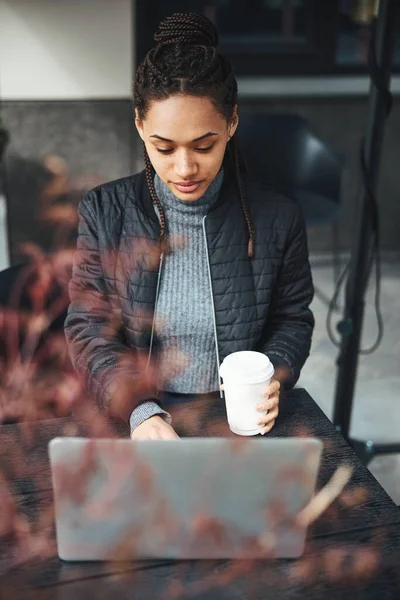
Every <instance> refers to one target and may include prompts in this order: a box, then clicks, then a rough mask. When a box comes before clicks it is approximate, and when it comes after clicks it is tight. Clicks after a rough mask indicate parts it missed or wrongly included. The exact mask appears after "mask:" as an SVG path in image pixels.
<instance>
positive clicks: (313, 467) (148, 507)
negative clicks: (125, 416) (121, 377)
mask: <svg viewBox="0 0 400 600" xmlns="http://www.w3.org/2000/svg"><path fill="white" fill-rule="evenodd" d="M322 448H323V444H322V442H321V441H320V440H318V439H314V438H270V439H268V440H266V439H264V438H253V439H248V438H238V439H231V438H229V439H224V438H184V439H179V440H143V441H132V440H129V439H100V438H94V439H89V438H79V437H59V438H54V439H53V440H52V441H51V442H50V443H49V448H48V449H49V457H50V464H51V473H52V483H53V491H54V502H55V519H56V536H57V548H58V555H59V557H60V558H61V559H63V560H66V561H89V560H90V561H95V560H107V561H110V560H133V559H149V558H151V559H155V558H157V559H185V560H187V559H221V558H246V559H249V558H251V559H253V558H266V557H276V558H295V557H298V556H300V555H301V554H302V553H303V550H304V543H305V536H306V533H307V523H306V522H304V520H299V518H298V515H299V513H300V511H302V509H304V508H305V507H306V506H307V505H308V503H309V502H310V501H311V499H312V497H313V494H314V491H315V485H316V478H317V474H318V469H319V463H320V457H321V452H322Z"/></svg>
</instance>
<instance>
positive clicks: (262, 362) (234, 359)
mask: <svg viewBox="0 0 400 600" xmlns="http://www.w3.org/2000/svg"><path fill="white" fill-rule="evenodd" d="M219 374H220V376H221V377H222V379H225V378H229V379H233V380H235V381H238V382H240V383H261V382H262V381H266V380H267V379H270V378H271V377H272V375H273V374H274V367H273V365H272V363H271V361H270V360H269V358H268V356H266V355H265V354H262V352H254V351H251V350H244V351H242V352H233V353H232V354H229V355H228V356H227V357H226V358H225V359H224V360H223V362H222V364H221V366H220V368H219Z"/></svg>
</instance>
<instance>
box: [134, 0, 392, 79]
mask: <svg viewBox="0 0 400 600" xmlns="http://www.w3.org/2000/svg"><path fill="white" fill-rule="evenodd" d="M375 1H376V0H203V1H202V0H159V1H158V0H153V1H152V2H137V3H136V4H137V8H136V13H137V14H136V19H137V21H136V23H137V27H136V30H137V48H138V59H139V60H141V59H142V58H143V56H144V54H145V53H146V52H147V51H148V49H149V48H151V46H152V45H153V39H152V34H153V32H154V30H155V29H156V27H157V24H158V22H159V21H160V20H161V19H163V18H165V17H166V16H168V15H171V14H173V13H174V12H188V11H194V12H202V13H204V14H205V15H206V16H207V17H209V18H210V19H211V20H212V21H213V22H214V23H215V24H216V26H217V27H218V30H219V33H220V50H221V52H222V53H224V54H226V55H227V56H228V57H229V58H230V59H231V61H232V62H233V64H234V67H235V72H236V75H238V76H243V75H249V76H250V75H251V76H266V75H275V76H276V75H286V76H288V75H312V74H315V75H325V74H326V75H328V74H346V73H347V74H355V73H358V74H361V73H366V71H367V63H366V57H367V50H368V44H369V39H370V27H369V25H370V22H371V19H372V18H373V12H374V6H375ZM398 12H399V13H400V11H398ZM396 39H397V42H396V53H395V67H394V71H397V72H400V17H399V22H398V23H397V38H396Z"/></svg>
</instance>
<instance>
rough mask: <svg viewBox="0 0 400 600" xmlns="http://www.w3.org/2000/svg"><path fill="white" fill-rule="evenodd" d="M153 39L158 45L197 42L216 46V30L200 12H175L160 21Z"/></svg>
mask: <svg viewBox="0 0 400 600" xmlns="http://www.w3.org/2000/svg"><path fill="white" fill-rule="evenodd" d="M154 39H155V41H156V42H158V45H159V46H161V45H163V46H165V45H167V44H179V43H184V44H193V45H196V44H199V45H201V46H213V47H216V46H218V32H217V30H216V28H215V26H214V25H213V23H212V22H211V21H210V20H209V19H207V17H205V16H204V15H202V14H200V13H175V14H173V15H172V16H170V17H167V18H166V19H164V21H161V23H160V24H159V26H158V30H157V32H156V33H155V34H154Z"/></svg>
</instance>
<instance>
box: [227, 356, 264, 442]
mask: <svg viewBox="0 0 400 600" xmlns="http://www.w3.org/2000/svg"><path fill="white" fill-rule="evenodd" d="M219 374H220V376H221V377H222V380H223V384H224V393H225V403H226V412H227V417H228V423H229V427H230V429H231V431H233V433H236V434H237V435H257V434H258V433H260V431H261V429H262V428H263V425H258V423H257V422H258V421H259V420H260V417H261V416H262V415H266V414H267V412H268V411H263V412H259V411H257V409H256V406H257V404H258V403H259V402H262V401H263V400H264V401H265V400H266V399H267V398H266V397H265V396H263V393H264V392H265V388H266V387H267V385H268V384H269V382H270V381H271V379H272V376H273V374H274V367H273V365H272V363H271V361H270V360H269V358H268V357H267V356H266V355H265V354H262V353H261V352H253V351H250V350H245V351H243V352H233V353H232V354H229V355H228V356H227V357H226V358H225V359H224V360H223V362H222V364H221V366H220V368H219Z"/></svg>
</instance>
